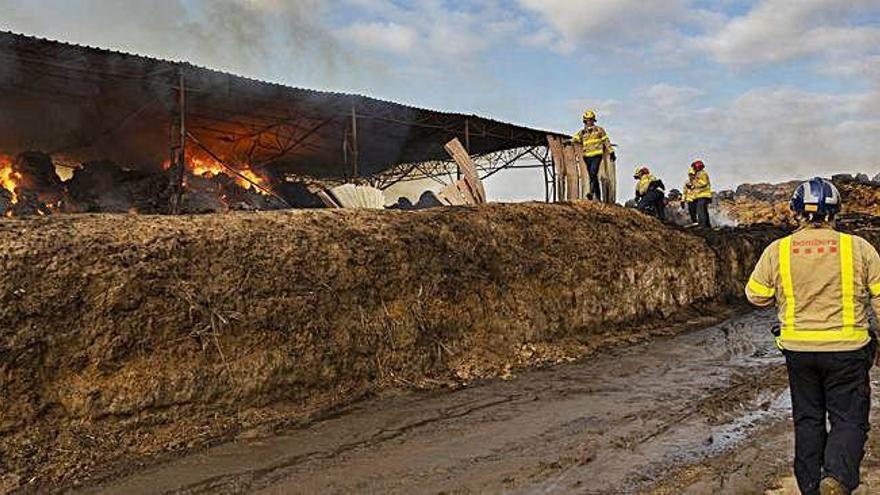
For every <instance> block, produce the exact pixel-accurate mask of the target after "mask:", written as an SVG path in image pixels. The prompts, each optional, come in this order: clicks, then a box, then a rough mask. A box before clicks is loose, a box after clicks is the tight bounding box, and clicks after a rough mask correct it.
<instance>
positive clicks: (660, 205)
mask: <svg viewBox="0 0 880 495" xmlns="http://www.w3.org/2000/svg"><path fill="white" fill-rule="evenodd" d="M633 179H635V180H637V181H638V182H637V183H636V208H638V209H639V211H641V212H642V213H645V214H647V215H651V216H655V217H657V218H659V219H660V220H665V219H666V191H665V189H666V187H665V186H664V185H663V181H662V180H660V179H658V178H656V177H654V176H653V175H651V171H650V170H649V169H648V167H645V166H641V167H636V170H635V172H633Z"/></svg>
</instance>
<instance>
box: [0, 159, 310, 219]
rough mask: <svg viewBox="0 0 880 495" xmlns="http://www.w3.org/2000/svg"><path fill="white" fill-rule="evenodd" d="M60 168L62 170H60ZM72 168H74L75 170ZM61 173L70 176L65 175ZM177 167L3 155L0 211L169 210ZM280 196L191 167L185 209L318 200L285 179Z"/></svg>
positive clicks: (8, 214) (271, 205)
mask: <svg viewBox="0 0 880 495" xmlns="http://www.w3.org/2000/svg"><path fill="white" fill-rule="evenodd" d="M59 172H61V173H59ZM71 172H72V173H71ZM62 176H64V177H65V178H66V180H62V178H61V177H62ZM173 176H174V174H173V171H166V170H139V169H130V168H126V167H123V166H121V165H119V164H117V163H115V162H112V161H108V160H97V161H89V162H85V163H81V164H77V165H67V164H63V165H62V164H60V163H55V162H54V161H53V159H52V157H51V156H49V155H47V154H45V153H42V152H37V151H28V152H25V153H21V154H19V155H17V156H15V157H9V156H5V155H4V156H0V216H6V217H15V216H29V215H48V214H52V213H98V212H101V213H144V214H166V213H170V212H171V211H170V209H171V206H170V205H171V199H172V195H173V194H174V187H173V186H172V177H173ZM282 186H283V187H279V188H278V190H279V193H280V194H279V195H277V196H274V195H271V194H268V193H267V189H266V188H259V187H257V186H256V185H252V184H250V183H248V182H247V181H243V180H240V179H239V180H236V179H235V178H233V177H230V175H228V174H226V173H222V172H217V171H212V172H204V171H199V170H187V172H186V174H185V178H184V189H183V194H182V196H181V212H182V213H212V212H225V211H230V210H273V209H280V208H285V207H288V205H290V206H300V207H314V206H317V205H320V201H319V200H318V199H317V198H316V197H314V195H312V194H311V193H310V192H309V191H308V189H306V188H305V187H297V184H295V183H292V184H282Z"/></svg>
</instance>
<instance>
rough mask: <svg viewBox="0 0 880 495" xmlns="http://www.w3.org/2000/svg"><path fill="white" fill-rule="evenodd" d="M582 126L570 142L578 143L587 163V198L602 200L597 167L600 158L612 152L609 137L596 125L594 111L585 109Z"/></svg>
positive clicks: (599, 165)
mask: <svg viewBox="0 0 880 495" xmlns="http://www.w3.org/2000/svg"><path fill="white" fill-rule="evenodd" d="M583 121H584V128H583V129H581V130H579V131H578V132H577V134H575V135H574V136H573V137H572V138H571V142H572V143H574V144H576V145H580V146H581V151H582V152H583V156H584V163H585V164H586V165H587V173H588V174H589V175H590V195H589V196H588V197H589V199H595V200H596V201H602V189H601V187H600V186H599V168H600V167H601V166H602V160H603V159H605V158H609V159H610V157H611V155H612V154H613V153H614V150H613V148H612V147H611V139H610V138H609V137H608V133H606V132H605V129H603V128H601V127H599V126H597V125H596V112H594V111H592V110H587V111H585V112H584V115H583Z"/></svg>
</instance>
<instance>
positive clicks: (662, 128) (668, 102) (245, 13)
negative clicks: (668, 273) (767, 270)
mask: <svg viewBox="0 0 880 495" xmlns="http://www.w3.org/2000/svg"><path fill="white" fill-rule="evenodd" d="M0 29H9V30H13V31H18V32H25V33H29V34H38V35H41V36H47V37H51V38H57V39H62V40H67V41H73V42H78V43H87V44H92V45H100V46H106V47H110V48H117V49H124V50H128V51H133V52H137V53H143V54H148V55H154V56H159V57H165V58H173V59H187V60H190V61H192V62H194V63H198V64H201V65H207V66H211V67H216V68H220V69H224V70H229V71H233V72H237V73H241V74H245V75H249V76H253V77H259V78H262V79H269V80H274V81H278V82H283V83H287V84H292V85H298V86H306V87H313V88H318V89H332V90H340V91H355V92H358V93H364V94H369V95H373V96H377V97H381V98H386V99H391V100H395V101H401V102H404V103H409V104H413V105H418V106H424V107H429V108H437V109H444V110H455V111H462V112H473V113H477V114H481V115H486V116H490V117H494V118H497V119H501V120H509V121H513V122H517V123H522V124H527V125H532V126H537V127H542V128H547V129H553V130H560V131H567V132H574V131H575V130H576V129H577V128H578V126H579V125H580V114H581V112H582V111H583V109H584V108H587V107H589V108H595V109H596V110H597V112H598V113H599V117H600V124H601V125H603V126H605V127H606V129H607V130H608V132H609V134H610V135H611V137H612V139H613V140H614V141H615V142H616V143H617V144H618V145H619V149H620V153H619V155H620V162H619V164H620V166H621V173H620V181H621V184H622V185H623V188H622V189H623V191H628V190H629V187H628V186H629V178H628V176H629V172H630V171H631V169H632V168H633V167H635V166H636V165H641V164H645V165H648V166H649V167H651V168H652V169H654V170H655V172H656V173H657V175H660V176H661V177H663V178H664V179H665V180H666V181H667V183H668V184H671V185H677V184H679V183H680V182H682V181H683V179H684V176H685V171H686V168H687V165H688V164H689V163H690V161H692V160H693V159H696V158H702V159H704V161H706V162H707V164H708V167H709V170H710V173H711V174H712V176H713V178H714V180H715V182H716V183H717V185H718V186H719V187H732V186H735V185H737V184H739V183H743V182H755V181H763V180H770V181H777V180H787V179H790V178H799V177H807V176H811V175H828V174H831V173H835V172H838V171H864V172H867V173H870V174H871V175H874V174H876V173H878V172H880V139H877V137H878V135H880V48H878V47H880V2H877V1H876V0H719V1H714V2H711V1H706V0H702V1H689V0H651V1H645V0H488V1H481V2H465V1H448V0H423V1H402V0H324V1H321V0H296V1H292V0H291V1H284V0H155V1H147V0H143V1H129V2H126V1H122V0H116V1H110V0H0ZM541 180H542V179H541V178H540V176H536V175H535V174H533V173H530V172H519V173H512V174H507V175H504V174H501V175H499V176H497V178H495V179H494V180H493V181H492V182H491V183H490V184H489V191H490V195H491V196H492V197H494V198H497V199H525V198H529V197H538V196H540V195H542V187H543V186H542V182H541Z"/></svg>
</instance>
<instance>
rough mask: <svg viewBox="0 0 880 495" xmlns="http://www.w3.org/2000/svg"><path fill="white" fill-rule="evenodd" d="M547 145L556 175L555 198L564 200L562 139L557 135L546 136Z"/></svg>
mask: <svg viewBox="0 0 880 495" xmlns="http://www.w3.org/2000/svg"><path fill="white" fill-rule="evenodd" d="M547 147H548V148H550V156H551V157H552V158H553V172H554V174H555V177H556V185H555V187H556V200H557V201H563V200H565V151H564V150H565V148H564V145H563V144H562V139H560V138H559V137H557V136H547Z"/></svg>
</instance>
